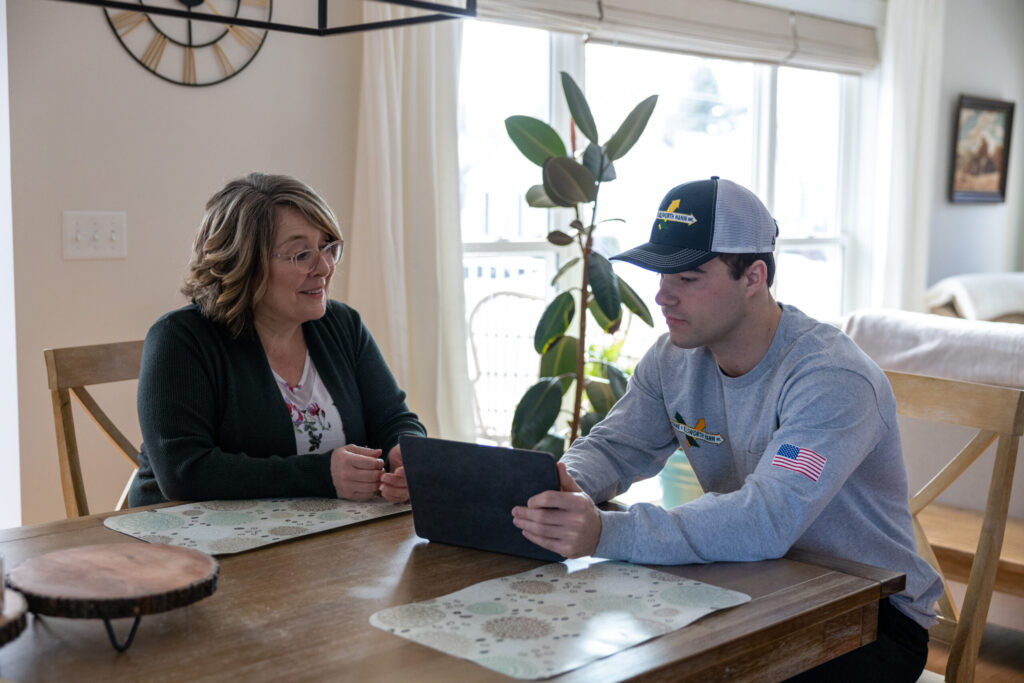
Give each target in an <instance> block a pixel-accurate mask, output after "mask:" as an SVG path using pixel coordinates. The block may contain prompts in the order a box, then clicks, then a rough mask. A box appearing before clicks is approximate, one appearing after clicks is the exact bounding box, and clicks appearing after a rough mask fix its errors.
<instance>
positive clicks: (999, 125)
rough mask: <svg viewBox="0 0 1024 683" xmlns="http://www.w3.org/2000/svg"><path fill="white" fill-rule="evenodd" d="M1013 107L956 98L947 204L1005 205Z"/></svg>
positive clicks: (969, 98)
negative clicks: (1000, 203)
mask: <svg viewBox="0 0 1024 683" xmlns="http://www.w3.org/2000/svg"><path fill="white" fill-rule="evenodd" d="M1013 104H1014V103H1013V102H1002V101H1000V100H986V99H983V98H981V97H971V96H970V95H961V96H960V99H959V101H958V102H957V106H956V119H955V120H954V124H953V163H952V169H951V173H950V180H949V198H950V201H953V202H1002V201H1006V169H1007V167H1008V162H1009V160H1010V131H1011V130H1012V129H1013Z"/></svg>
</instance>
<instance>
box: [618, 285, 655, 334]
mask: <svg viewBox="0 0 1024 683" xmlns="http://www.w3.org/2000/svg"><path fill="white" fill-rule="evenodd" d="M619 296H621V297H622V303H624V304H626V308H628V309H629V310H631V311H633V312H634V313H636V314H637V315H638V316H640V319H641V320H643V321H644V322H645V323H647V324H648V325H650V326H651V327H654V318H652V317H651V311H650V309H648V308H647V304H645V303H644V300H643V299H641V298H640V297H639V295H637V293H636V292H635V291H633V288H632V287H630V286H629V285H627V284H626V281H625V280H623V279H622V278H621V277H620V278H619Z"/></svg>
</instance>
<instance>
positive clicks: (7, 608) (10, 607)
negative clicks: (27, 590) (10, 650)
mask: <svg viewBox="0 0 1024 683" xmlns="http://www.w3.org/2000/svg"><path fill="white" fill-rule="evenodd" d="M0 591H3V594H4V599H3V610H2V611H0V645H3V644H4V643H7V642H10V641H12V640H14V639H15V638H17V637H18V634H20V633H21V632H22V631H23V630H24V629H25V612H27V611H28V608H27V607H26V605H25V598H23V597H21V594H20V593H15V592H14V591H10V590H6V589H5V588H4V587H3V586H2V585H0Z"/></svg>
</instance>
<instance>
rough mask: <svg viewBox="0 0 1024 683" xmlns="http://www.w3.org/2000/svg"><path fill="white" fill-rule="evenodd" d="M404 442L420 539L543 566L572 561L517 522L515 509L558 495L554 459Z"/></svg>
mask: <svg viewBox="0 0 1024 683" xmlns="http://www.w3.org/2000/svg"><path fill="white" fill-rule="evenodd" d="M399 444H400V445H401V447H402V463H403V465H404V466H405V478H406V481H407V482H408V485H409V502H410V503H411V504H412V519H413V525H414V526H415V529H416V535H417V536H419V537H421V538H425V539H427V540H429V541H435V542H438V543H447V544H449V545H459V546H465V547H467V548H477V549H479V550H490V551H493V552H498V553H506V554H509V555H519V556H522V557H530V558H533V559H536V560H548V561H554V562H559V561H561V560H564V559H565V558H564V557H562V556H561V555H559V554H557V553H554V552H551V551H550V550H545V549H544V548H541V547H540V546H539V545H536V544H534V543H531V542H530V541H528V540H527V539H526V537H525V536H523V532H522V531H521V530H520V529H519V528H517V527H516V526H515V525H514V524H512V508H513V507H515V506H517V505H526V501H527V500H529V499H530V497H532V496H534V495H536V494H538V493H540V492H541V491H548V490H551V489H554V490H556V491H557V490H558V488H559V486H558V470H557V469H556V467H555V459H554V458H553V457H552V456H551V454H549V453H541V452H539V451H529V450H524V449H520V448H501V447H498V446H485V445H481V444H475V443H464V442H461V441H448V440H445V439H433V438H429V437H424V436H412V435H403V436H402V437H401V438H400V439H399Z"/></svg>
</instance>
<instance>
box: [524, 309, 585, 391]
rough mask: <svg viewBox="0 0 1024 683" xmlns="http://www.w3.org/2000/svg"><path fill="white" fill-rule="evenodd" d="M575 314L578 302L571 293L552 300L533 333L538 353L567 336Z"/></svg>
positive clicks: (534, 345) (534, 346)
mask: <svg viewBox="0 0 1024 683" xmlns="http://www.w3.org/2000/svg"><path fill="white" fill-rule="evenodd" d="M575 313H576V301H575V300H574V299H573V298H572V294H571V293H569V292H562V293H561V294H559V295H558V296H556V297H555V298H554V299H552V300H551V303H550V304H548V307H547V308H545V309H544V313H543V315H541V316H540V320H539V321H538V322H537V330H536V331H535V332H534V333H533V348H535V349H536V350H537V353H544V352H545V351H547V350H548V348H549V347H550V346H551V344H553V343H554V342H555V341H556V340H557V339H558V338H559V337H561V336H562V335H563V334H565V331H566V330H567V329H569V322H570V321H571V320H572V316H573V314H575ZM554 374H558V373H554ZM542 375H543V373H542ZM543 376H550V375H543Z"/></svg>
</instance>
